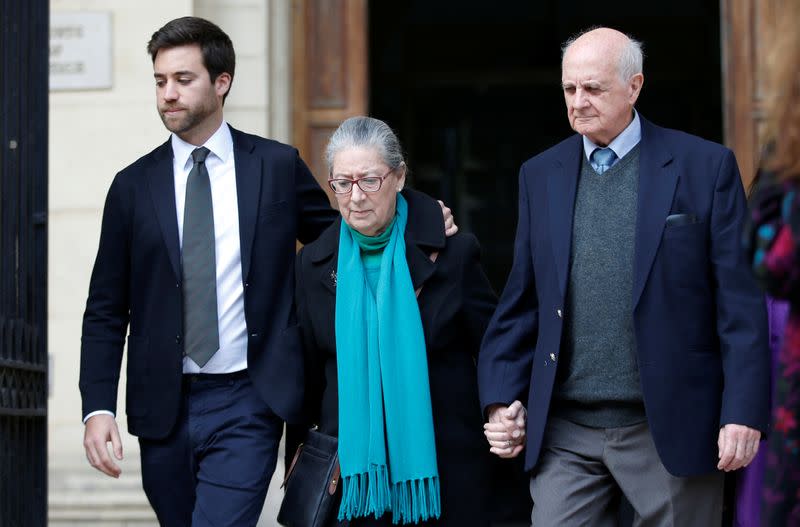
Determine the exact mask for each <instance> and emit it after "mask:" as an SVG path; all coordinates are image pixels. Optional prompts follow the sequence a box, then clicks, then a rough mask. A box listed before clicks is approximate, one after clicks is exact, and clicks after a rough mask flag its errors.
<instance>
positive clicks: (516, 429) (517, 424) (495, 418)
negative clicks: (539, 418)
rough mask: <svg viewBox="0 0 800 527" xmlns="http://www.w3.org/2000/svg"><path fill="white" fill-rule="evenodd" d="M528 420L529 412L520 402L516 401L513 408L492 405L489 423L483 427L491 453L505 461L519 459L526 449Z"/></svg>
mask: <svg viewBox="0 0 800 527" xmlns="http://www.w3.org/2000/svg"><path fill="white" fill-rule="evenodd" d="M527 419H528V412H527V411H526V410H525V407H524V406H522V403H521V402H519V401H514V402H513V403H511V406H505V405H501V404H495V405H491V406H490V407H489V422H488V423H486V424H484V425H483V433H484V435H485V436H486V440H487V441H488V442H489V446H490V447H491V448H489V452H491V453H492V454H495V455H497V456H499V457H501V458H503V459H510V458H514V457H517V456H518V455H519V453H520V452H522V450H523V449H524V448H525V437H526V436H525V426H526V424H527Z"/></svg>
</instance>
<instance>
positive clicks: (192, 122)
mask: <svg viewBox="0 0 800 527" xmlns="http://www.w3.org/2000/svg"><path fill="white" fill-rule="evenodd" d="M165 112H166V111H165V110H159V112H158V115H159V117H161V122H162V123H164V127H166V129H167V130H169V131H170V132H172V133H174V134H182V133H184V132H187V131H189V130H191V129H192V128H194V127H195V126H197V125H198V124H199V123H201V122H202V121H203V120H204V119H205V118H206V117H208V116H209V115H211V113H212V111H211V108H209V107H207V106H202V107H200V108H195V109H190V108H184V109H183V112H182V113H183V115H182V116H181V117H180V118H178V119H170V118H169V117H167V115H166V113H165Z"/></svg>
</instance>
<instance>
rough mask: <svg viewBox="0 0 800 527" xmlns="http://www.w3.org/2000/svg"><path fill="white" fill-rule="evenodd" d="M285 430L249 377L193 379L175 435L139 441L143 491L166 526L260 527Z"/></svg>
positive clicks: (240, 374)
mask: <svg viewBox="0 0 800 527" xmlns="http://www.w3.org/2000/svg"><path fill="white" fill-rule="evenodd" d="M282 431H283V423H282V422H281V420H280V418H278V417H277V416H276V415H275V414H273V413H272V411H270V410H269V408H268V407H267V406H266V404H264V402H263V401H262V400H261V399H260V397H259V396H258V394H257V393H256V391H255V389H254V388H253V385H252V384H251V382H250V379H249V377H248V376H247V372H246V371H245V372H238V373H233V374H224V375H210V374H209V375H185V376H184V382H183V402H182V408H181V414H180V417H179V418H178V422H177V424H176V425H175V429H174V430H173V431H172V432H171V433H170V435H169V436H168V437H167V438H165V439H162V440H148V439H139V444H140V446H141V458H142V485H143V487H144V491H145V494H147V499H148V500H149V501H150V505H151V506H152V507H153V510H155V513H156V516H157V517H158V521H159V523H160V524H161V526H162V527H223V526H231V527H234V526H235V527H246V526H255V525H256V523H257V522H258V518H259V516H260V514H261V509H262V507H263V506H264V499H265V498H266V495H267V486H268V485H269V481H270V478H271V477H272V473H273V471H274V470H275V461H276V458H277V453H278V443H279V442H280V439H281V434H282Z"/></svg>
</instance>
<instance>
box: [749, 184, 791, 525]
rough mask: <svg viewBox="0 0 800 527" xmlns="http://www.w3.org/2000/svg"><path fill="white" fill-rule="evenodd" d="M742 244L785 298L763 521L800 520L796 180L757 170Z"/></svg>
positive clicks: (764, 281)
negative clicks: (787, 308) (786, 315)
mask: <svg viewBox="0 0 800 527" xmlns="http://www.w3.org/2000/svg"><path fill="white" fill-rule="evenodd" d="M744 244H745V248H746V249H747V251H748V254H749V256H750V257H751V261H752V264H753V271H754V272H755V275H756V278H757V279H758V281H759V283H760V284H761V285H762V287H763V288H764V290H765V291H767V293H769V294H770V295H771V296H773V297H776V298H784V299H787V300H789V303H790V311H789V319H788V321H787V323H786V329H785V332H784V340H783V345H782V347H781V349H780V352H779V354H778V364H777V371H776V377H775V391H774V395H773V400H772V401H773V404H772V407H773V415H772V431H771V433H770V437H769V446H768V451H767V467H766V473H765V476H764V495H763V516H762V518H763V525H768V526H776V527H777V526H781V527H783V526H791V527H798V526H800V182H794V181H792V182H778V181H776V179H775V177H774V176H773V175H772V174H767V173H762V174H761V181H760V182H759V184H758V186H757V188H756V189H755V192H754V194H753V197H752V199H751V213H750V222H749V224H748V226H747V228H746V229H745V237H744Z"/></svg>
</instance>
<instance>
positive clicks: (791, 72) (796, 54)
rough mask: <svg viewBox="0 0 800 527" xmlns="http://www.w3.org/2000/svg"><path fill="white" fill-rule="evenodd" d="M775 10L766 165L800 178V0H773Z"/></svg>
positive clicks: (767, 66)
mask: <svg viewBox="0 0 800 527" xmlns="http://www.w3.org/2000/svg"><path fill="white" fill-rule="evenodd" d="M771 14H772V20H773V22H774V24H771V25H772V31H771V34H770V35H768V36H765V37H766V38H765V42H764V48H763V49H764V50H765V54H764V62H763V70H762V71H763V76H764V77H763V78H764V85H765V92H764V111H765V112H764V113H765V122H764V127H763V129H762V134H761V145H762V150H763V151H764V152H766V158H765V159H764V162H763V163H762V165H763V167H764V168H766V169H767V170H770V171H772V172H775V173H776V174H777V176H778V177H779V178H780V179H784V180H785V179H800V31H798V26H800V0H778V1H773V2H772V13H771Z"/></svg>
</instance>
